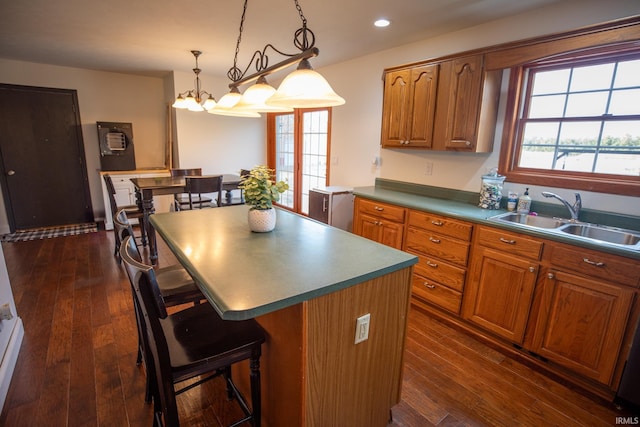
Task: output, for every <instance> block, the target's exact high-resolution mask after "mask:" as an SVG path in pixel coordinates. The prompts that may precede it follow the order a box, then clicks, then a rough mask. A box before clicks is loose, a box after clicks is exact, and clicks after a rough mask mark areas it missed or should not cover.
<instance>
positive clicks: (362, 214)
mask: <svg viewBox="0 0 640 427" xmlns="http://www.w3.org/2000/svg"><path fill="white" fill-rule="evenodd" d="M405 215H406V209H405V208H401V207H399V206H394V205H390V204H388V203H381V202H376V201H373V200H367V199H362V198H359V197H356V199H355V204H354V218H353V232H354V233H355V234H357V235H359V236H362V237H366V238H367V239H370V240H373V241H376V242H378V243H382V244H383V245H387V246H390V247H392V248H396V249H401V248H402V237H403V234H404V221H405Z"/></svg>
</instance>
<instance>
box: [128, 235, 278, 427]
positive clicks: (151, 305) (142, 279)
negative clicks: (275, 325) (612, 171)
mask: <svg viewBox="0 0 640 427" xmlns="http://www.w3.org/2000/svg"><path fill="white" fill-rule="evenodd" d="M130 240H131V237H130V236H129V237H126V238H125V240H124V242H123V243H122V246H121V249H120V256H121V257H122V260H123V261H124V265H125V267H126V270H127V274H128V276H129V281H130V283H131V287H132V289H133V292H134V295H135V300H134V302H135V304H136V306H137V312H138V313H139V316H138V320H139V321H140V323H141V324H142V325H143V326H142V337H143V339H144V340H146V343H147V350H148V351H147V352H145V358H146V359H147V366H148V367H151V370H152V371H153V375H154V379H155V382H154V383H153V389H152V392H153V400H154V424H155V425H163V422H162V421H163V419H164V424H166V425H167V426H172V427H173V426H179V425H180V420H179V418H178V408H177V405H176V395H178V394H180V393H182V392H184V391H187V390H189V389H191V388H193V387H196V386H198V385H200V384H202V383H203V382H205V381H208V380H210V379H213V378H216V377H218V376H220V375H222V376H223V377H224V379H225V382H226V385H227V393H228V394H229V397H230V398H235V400H237V402H238V404H239V405H240V408H241V409H242V411H243V413H244V418H242V419H241V420H238V421H237V422H235V423H233V425H234V426H236V425H239V424H241V423H243V422H247V421H250V422H251V423H252V425H254V426H257V427H259V426H260V417H261V396H260V356H261V353H262V349H261V347H262V343H264V342H265V339H266V337H265V332H264V330H263V329H262V328H261V327H260V325H258V323H257V322H256V321H255V320H253V319H250V320H242V321H226V320H222V318H220V316H218V314H217V313H216V311H215V310H214V308H213V307H212V306H211V305H210V304H200V305H196V306H193V307H190V308H187V309H185V310H182V311H179V312H177V313H175V314H168V313H167V309H166V305H165V303H164V300H163V298H162V296H161V294H160V291H159V288H158V282H157V280H156V275H155V272H154V270H153V268H152V267H151V266H148V265H145V264H142V263H140V262H138V261H136V260H135V259H134V258H133V257H132V256H131V254H130V249H129V248H131V244H130ZM243 360H249V370H250V374H249V376H250V384H251V405H252V408H251V409H250V408H249V405H248V404H247V402H246V400H245V399H244V397H243V396H242V394H241V393H240V391H239V390H238V388H237V387H236V385H235V383H234V382H233V380H232V378H231V365H233V364H235V363H237V362H240V361H243ZM198 376H204V378H200V379H198V380H197V381H196V382H194V383H191V384H189V385H187V386H184V387H182V388H180V389H178V390H176V388H175V386H176V384H179V383H182V382H183V381H186V380H190V379H192V378H194V377H198Z"/></svg>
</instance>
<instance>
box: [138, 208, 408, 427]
mask: <svg viewBox="0 0 640 427" xmlns="http://www.w3.org/2000/svg"><path fill="white" fill-rule="evenodd" d="M249 209H250V206H248V205H239V206H231V207H227V208H223V209H200V210H189V211H178V212H168V213H157V214H154V215H152V216H151V218H150V221H151V225H152V226H153V228H155V229H156V230H157V233H158V235H159V236H160V237H161V238H162V239H163V240H164V242H165V243H166V244H167V246H168V247H169V249H170V250H171V252H172V253H173V254H174V255H175V257H176V259H177V260H178V261H179V262H180V264H182V266H183V267H184V268H185V269H186V270H187V272H188V273H189V274H190V275H191V277H192V278H193V279H194V281H195V283H196V284H197V285H198V287H199V288H200V289H201V291H202V293H203V294H204V296H205V297H206V299H207V300H208V302H209V303H210V304H211V305H212V306H213V307H214V308H215V310H216V311H217V312H218V314H219V315H220V317H222V318H223V319H226V320H228V321H242V320H245V319H255V320H256V321H257V322H258V323H259V324H260V326H262V328H263V329H264V330H265V332H266V335H267V340H266V342H265V343H264V344H263V346H262V357H261V359H260V375H261V379H262V425H263V426H283V425H292V426H294V425H295V426H337V425H348V426H350V427H376V426H380V427H383V426H386V425H387V423H388V420H389V414H390V411H391V409H392V407H393V406H394V405H395V404H397V403H398V402H399V400H400V392H401V387H402V365H403V354H404V347H405V338H406V328H407V318H408V310H409V301H410V296H411V286H412V271H413V265H414V264H415V263H416V262H417V260H418V259H417V257H416V256H415V255H412V254H409V253H406V252H403V251H400V250H396V249H393V248H390V247H388V246H385V245H382V244H379V243H377V242H374V241H372V240H369V239H365V238H363V237H360V236H357V235H355V234H352V233H350V232H347V231H344V230H341V229H338V228H336V227H332V226H330V225H327V224H324V223H321V222H319V221H316V220H313V219H310V218H308V217H306V216H303V215H299V214H296V213H293V212H291V211H288V210H285V209H281V208H276V227H275V229H274V230H273V231H271V232H266V233H256V232H252V231H251V230H250V228H249V225H248V219H247V217H248V211H249ZM211 333H215V331H211ZM233 377H234V379H237V380H238V383H239V384H240V388H241V389H243V387H244V390H243V392H244V391H246V390H247V388H248V387H249V380H248V369H241V368H238V367H235V366H234V368H233Z"/></svg>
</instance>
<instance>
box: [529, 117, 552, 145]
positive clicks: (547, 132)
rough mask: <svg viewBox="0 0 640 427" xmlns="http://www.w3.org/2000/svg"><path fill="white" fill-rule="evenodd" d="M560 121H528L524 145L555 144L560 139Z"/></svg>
mask: <svg viewBox="0 0 640 427" xmlns="http://www.w3.org/2000/svg"><path fill="white" fill-rule="evenodd" d="M559 126H560V124H559V123H558V122H552V123H527V124H526V125H525V128H524V138H523V142H522V143H523V144H524V145H555V143H556V140H557V139H558V129H559Z"/></svg>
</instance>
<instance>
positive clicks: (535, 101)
mask: <svg viewBox="0 0 640 427" xmlns="http://www.w3.org/2000/svg"><path fill="white" fill-rule="evenodd" d="M565 99H566V96H565V95H548V96H535V97H532V98H531V105H530V106H529V117H530V118H532V119H536V118H541V117H562V114H563V111H564V103H565Z"/></svg>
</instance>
